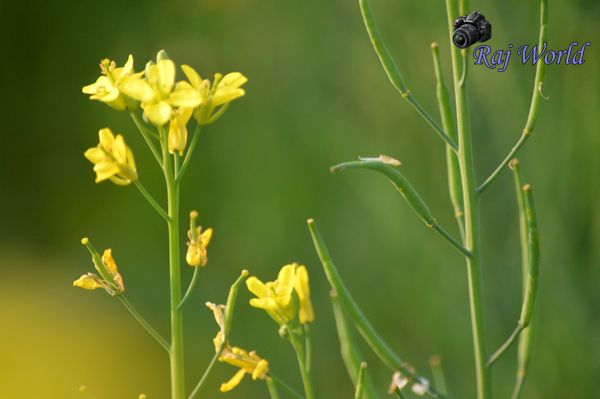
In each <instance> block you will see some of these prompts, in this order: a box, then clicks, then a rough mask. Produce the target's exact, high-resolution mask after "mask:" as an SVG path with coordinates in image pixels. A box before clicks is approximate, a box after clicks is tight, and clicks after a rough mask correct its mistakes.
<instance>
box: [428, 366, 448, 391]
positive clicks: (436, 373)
mask: <svg viewBox="0 0 600 399" xmlns="http://www.w3.org/2000/svg"><path fill="white" fill-rule="evenodd" d="M429 365H430V366H431V374H432V375H433V382H434V383H435V385H436V386H437V387H438V389H439V390H440V393H441V394H443V395H447V394H448V387H447V385H446V376H445V374H444V368H443V367H442V358H441V357H439V356H432V357H431V358H430V359H429Z"/></svg>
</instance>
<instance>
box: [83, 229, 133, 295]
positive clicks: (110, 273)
mask: <svg viewBox="0 0 600 399" xmlns="http://www.w3.org/2000/svg"><path fill="white" fill-rule="evenodd" d="M81 243H82V244H83V245H85V246H86V247H88V249H89V251H90V253H91V254H92V261H93V263H94V268H95V269H96V270H97V271H98V274H95V273H86V274H84V275H83V276H81V277H79V278H78V279H77V280H75V281H73V285H74V286H75V287H79V288H83V289H86V290H95V289H97V288H102V289H104V290H105V291H106V292H108V293H109V294H110V295H117V294H121V293H122V292H123V291H125V284H124V283H123V278H122V277H121V274H120V273H119V270H118V269H117V263H116V262H115V260H114V258H113V256H112V250H111V249H107V250H105V251H104V253H103V254H102V257H100V255H99V254H98V252H96V250H95V249H94V247H93V246H92V245H91V244H90V242H89V240H88V239H87V238H83V239H82V240H81Z"/></svg>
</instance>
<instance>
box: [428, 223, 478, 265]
mask: <svg viewBox="0 0 600 399" xmlns="http://www.w3.org/2000/svg"><path fill="white" fill-rule="evenodd" d="M431 228H432V229H433V230H435V231H436V232H438V233H439V234H440V235H441V236H442V237H444V238H445V239H446V241H448V242H449V243H450V244H451V245H452V246H453V247H454V248H456V249H458V250H459V251H460V252H462V253H463V254H464V255H465V256H467V257H470V256H472V254H471V251H469V250H468V249H466V248H465V247H463V246H462V244H461V243H460V241H458V240H457V239H456V238H454V237H452V236H451V235H450V233H448V232H447V231H446V230H444V228H443V227H442V226H440V225H439V224H437V222H435V223H434V224H433V225H431Z"/></svg>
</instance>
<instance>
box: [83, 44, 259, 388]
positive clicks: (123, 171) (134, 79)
mask: <svg viewBox="0 0 600 399" xmlns="http://www.w3.org/2000/svg"><path fill="white" fill-rule="evenodd" d="M100 70H101V75H100V77H98V79H97V80H96V81H95V82H94V83H92V84H90V85H87V86H85V87H83V89H82V91H83V93H85V94H89V95H90V99H92V100H97V101H100V102H103V103H105V104H106V105H108V106H110V107H111V108H113V109H115V110H117V111H121V112H128V113H129V114H130V116H131V119H132V120H133V122H134V124H135V126H136V127H137V130H138V131H139V134H140V135H141V136H142V137H143V139H144V141H145V143H146V144H147V147H148V149H149V150H150V152H151V153H152V155H153V157H154V159H155V160H156V163H157V164H158V166H159V168H160V169H161V171H162V172H163V176H164V181H165V186H166V208H165V207H164V206H163V205H161V204H160V201H158V200H156V199H155V197H154V196H153V195H151V194H150V193H149V192H148V190H146V188H145V187H144V185H142V183H141V181H140V180H141V178H142V176H139V174H138V172H137V168H136V164H135V160H134V155H133V151H132V150H131V148H129V147H128V146H127V144H126V142H125V138H124V137H125V136H124V135H121V134H114V133H113V132H112V131H111V129H110V128H102V129H100V131H99V143H98V145H97V146H95V147H92V148H90V149H88V150H87V151H86V152H85V154H84V155H85V157H86V158H87V159H88V160H89V161H90V162H91V163H92V164H93V165H94V167H93V169H94V172H95V173H96V183H101V182H104V181H107V180H109V181H111V182H113V183H114V184H117V185H120V186H128V185H132V184H133V185H134V186H135V187H136V188H137V189H138V190H139V191H140V193H141V194H142V196H143V198H145V199H146V200H147V201H148V203H149V204H150V205H151V206H152V208H153V209H154V210H155V211H156V213H157V215H158V216H159V217H161V218H162V219H163V220H164V221H165V224H166V227H167V231H168V235H169V242H168V246H167V247H168V252H169V264H168V267H169V279H170V327H171V334H170V339H165V338H164V337H162V336H161V335H160V334H159V333H158V332H157V331H156V330H155V329H154V328H153V327H152V326H151V325H150V323H149V322H147V321H146V320H145V319H144V318H143V317H142V316H141V315H140V313H139V312H138V311H137V310H136V309H135V307H134V306H133V305H132V304H131V302H130V301H129V300H128V299H127V298H126V296H125V284H124V279H123V278H122V276H121V274H120V272H119V271H118V269H117V263H116V262H115V259H114V258H113V255H112V251H111V250H110V249H107V250H105V251H104V254H103V255H102V256H100V255H99V253H98V252H97V251H96V249H95V248H94V246H93V245H92V243H91V241H90V240H89V239H88V238H84V239H82V244H83V245H85V246H86V247H87V248H88V250H89V251H90V253H91V255H92V261H93V264H94V268H95V269H96V271H97V274H96V273H87V274H84V275H83V276H82V277H80V278H79V279H78V280H76V281H75V282H74V283H73V285H75V286H77V287H80V288H84V289H88V290H95V289H98V288H102V289H104V290H105V291H106V292H107V293H109V294H110V295H112V296H114V297H115V298H117V299H118V300H119V301H120V302H121V303H122V304H123V305H124V306H125V307H126V308H127V310H129V312H131V314H132V315H133V316H134V317H135V319H136V320H137V321H138V322H139V323H140V324H141V326H142V327H144V328H145V329H146V331H148V333H149V334H150V335H151V336H152V337H153V338H154V339H155V340H156V341H157V342H158V344H159V345H160V346H162V347H163V348H164V349H165V350H166V351H167V352H168V355H169V363H170V370H171V397H172V398H173V399H184V398H187V396H186V393H185V370H184V343H183V312H182V309H183V306H184V305H185V304H186V303H187V301H188V299H189V298H190V294H191V293H192V292H193V290H194V288H195V287H196V283H197V281H198V277H199V273H200V269H201V268H202V267H204V266H206V265H207V262H208V256H207V247H208V245H209V243H210V241H211V238H212V235H213V230H212V229H210V228H208V229H203V228H202V227H200V226H198V225H197V219H198V212H196V211H191V212H190V227H189V230H188V233H187V234H188V242H187V251H186V256H185V261H186V263H187V264H188V265H189V267H193V268H194V273H193V277H192V279H191V281H190V283H189V285H188V288H187V290H186V291H183V290H182V281H181V267H182V262H181V252H182V244H183V243H182V241H181V229H180V226H179V219H180V216H181V215H180V208H179V203H180V187H181V184H182V182H183V177H184V175H185V172H186V170H187V168H188V167H189V164H190V162H191V160H192V157H193V154H194V149H195V148H196V146H197V143H198V138H199V136H200V131H201V129H202V127H204V126H207V125H210V124H212V123H214V122H215V121H217V120H218V119H219V118H220V117H221V116H222V115H223V114H224V113H225V111H226V110H227V108H228V107H229V105H230V103H231V102H232V101H234V100H236V99H238V98H240V97H242V96H244V94H245V91H244V89H243V88H242V86H243V85H244V84H245V83H246V81H247V79H246V77H245V76H244V75H242V74H241V73H239V72H233V73H228V74H226V75H224V76H223V75H221V74H215V75H214V80H213V81H212V82H211V81H210V80H208V79H203V78H201V77H200V75H199V74H198V73H197V72H196V71H195V70H194V69H193V68H192V67H190V66H188V65H182V66H181V70H182V72H183V74H184V75H185V77H186V78H187V80H180V81H176V65H175V63H174V62H173V61H172V60H171V59H170V58H169V57H168V55H167V53H166V52H165V51H160V52H159V53H158V55H157V57H156V61H155V62H154V61H150V62H148V63H147V64H146V66H145V69H144V70H142V71H139V72H136V71H135V70H134V61H133V57H132V56H131V55H130V56H129V57H128V59H127V62H126V63H125V64H124V65H123V66H117V65H116V63H115V62H114V61H111V60H108V59H103V60H102V61H101V62H100ZM192 120H194V121H195V125H196V127H195V130H194V132H193V133H192V135H191V139H190V140H188V125H189V124H190V121H192ZM247 274H248V272H246V271H244V272H243V273H242V275H241V276H240V279H243V278H245V277H246V276H247ZM239 285H240V281H239V280H238V281H236V283H234V284H233V285H232V287H231V292H230V295H229V301H228V303H227V306H228V309H229V312H230V313H231V314H233V301H234V300H235V296H236V293H237V290H238V287H239ZM211 308H212V309H213V310H214V311H215V314H216V313H217V310H218V309H221V307H220V306H218V307H217V306H216V305H211ZM229 323H230V322H229ZM230 324H231V323H230ZM226 334H227V331H226V330H223V331H220V337H221V338H220V339H221V341H220V342H219V350H220V351H222V352H225V351H227V350H229V346H228V343H227V341H226V339H225V337H226V336H227V335H226ZM213 364H214V362H211V364H210V365H209V367H208V368H207V369H206V371H205V374H204V376H203V378H201V380H200V382H199V384H198V385H197V386H196V389H195V390H194V392H197V391H198V390H199V389H200V388H201V387H202V384H203V383H204V381H205V380H206V375H207V374H208V372H209V371H210V370H211V369H212V365H213ZM261 367H263V368H264V366H261Z"/></svg>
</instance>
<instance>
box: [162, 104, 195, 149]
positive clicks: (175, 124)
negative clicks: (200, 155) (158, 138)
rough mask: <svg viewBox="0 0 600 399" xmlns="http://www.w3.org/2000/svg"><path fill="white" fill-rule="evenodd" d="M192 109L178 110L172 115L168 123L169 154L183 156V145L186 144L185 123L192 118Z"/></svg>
mask: <svg viewBox="0 0 600 399" xmlns="http://www.w3.org/2000/svg"><path fill="white" fill-rule="evenodd" d="M192 112H193V109H192V108H180V109H178V110H176V111H174V113H173V115H174V116H173V118H171V122H170V123H169V136H168V143H169V152H170V153H171V154H174V153H175V152H176V151H177V152H178V153H179V155H183V151H184V150H185V145H186V144H187V123H188V121H189V120H190V118H191V117H192Z"/></svg>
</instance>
